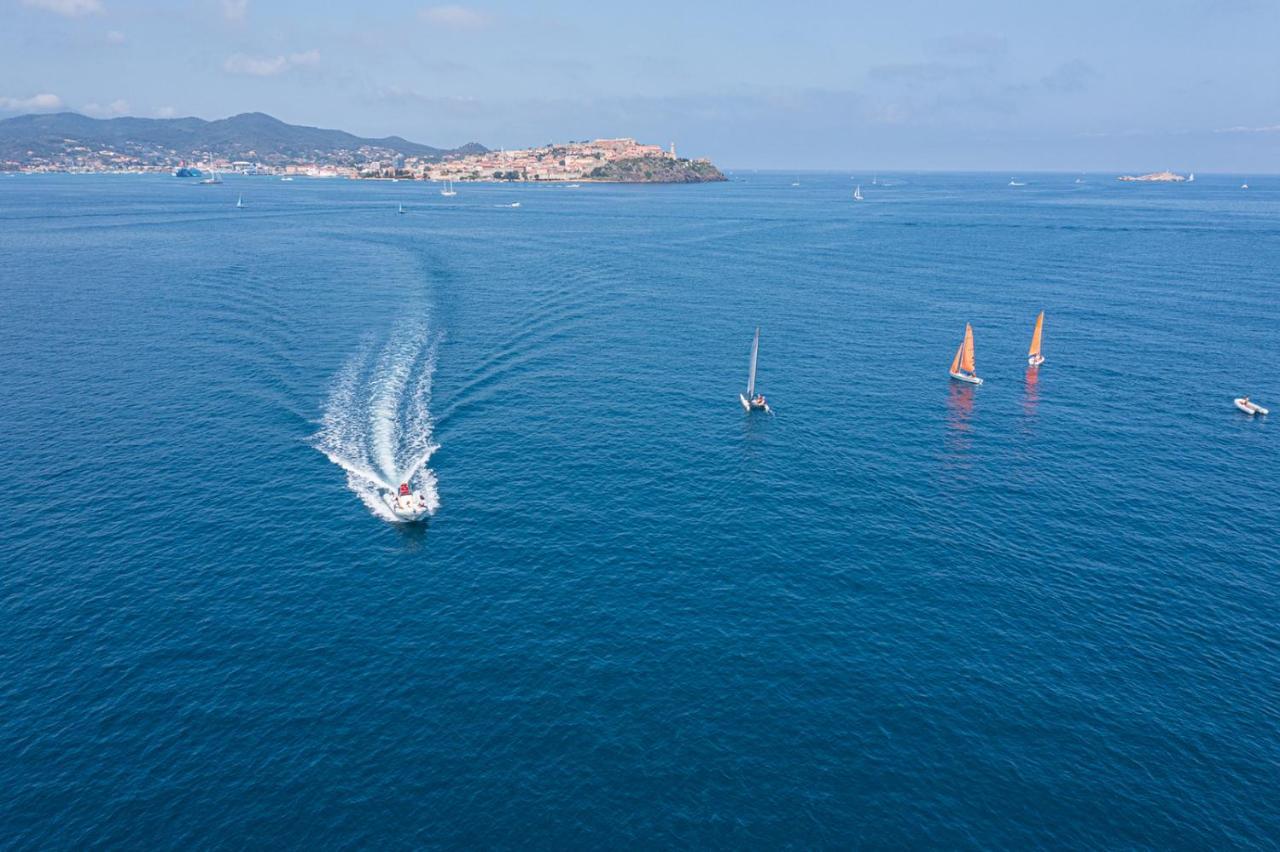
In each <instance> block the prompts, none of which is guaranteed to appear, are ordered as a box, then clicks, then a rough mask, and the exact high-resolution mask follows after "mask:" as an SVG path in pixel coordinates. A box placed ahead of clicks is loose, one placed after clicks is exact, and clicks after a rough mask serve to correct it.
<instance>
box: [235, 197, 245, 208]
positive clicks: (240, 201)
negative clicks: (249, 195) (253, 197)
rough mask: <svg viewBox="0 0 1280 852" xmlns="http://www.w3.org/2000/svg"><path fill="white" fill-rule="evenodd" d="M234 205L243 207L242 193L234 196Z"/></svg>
mask: <svg viewBox="0 0 1280 852" xmlns="http://www.w3.org/2000/svg"><path fill="white" fill-rule="evenodd" d="M236 207H244V196H243V195H240V196H237V197H236Z"/></svg>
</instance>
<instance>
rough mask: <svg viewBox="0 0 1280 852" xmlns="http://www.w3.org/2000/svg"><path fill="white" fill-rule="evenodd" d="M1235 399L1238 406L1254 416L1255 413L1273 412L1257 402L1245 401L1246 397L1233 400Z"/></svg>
mask: <svg viewBox="0 0 1280 852" xmlns="http://www.w3.org/2000/svg"><path fill="white" fill-rule="evenodd" d="M1233 401H1234V402H1235V404H1236V408H1238V409H1240V410H1241V411H1243V412H1244V413H1245V414H1248V415H1250V416H1253V415H1254V414H1270V413H1271V412H1270V411H1269V410H1267V409H1265V408H1263V407H1262V406H1261V405H1258V404H1257V403H1256V402H1245V401H1244V397H1241V398H1240V399H1237V400H1233Z"/></svg>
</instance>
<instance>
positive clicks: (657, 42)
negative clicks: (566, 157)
mask: <svg viewBox="0 0 1280 852" xmlns="http://www.w3.org/2000/svg"><path fill="white" fill-rule="evenodd" d="M1278 42H1280V0H1163V2H1157V0H1128V1H1127V2H1126V0H1118V1H1117V0H1108V2H1101V0H1077V2H1073V3H1049V2H1038V0H1030V1H1028V0H1022V2H1014V0H956V2H942V0H935V2H925V0H894V2H862V3H859V2H844V3H842V2H803V0H801V2H795V3H773V2H769V3H765V2H727V0H725V2H721V0H705V1H704V2H698V3H668V2H662V0H644V2H629V3H606V2H588V1H587V0H563V2H548V3H527V2H526V3H518V2H503V1H502V0H494V1H493V2H476V3H469V2H468V3H463V4H434V3H430V2H418V3H415V2H396V0H392V1H391V2H376V0H375V2H366V3H344V2H332V3H316V2H303V0H274V1H273V2H268V0H174V1H173V2H167V3H162V2H155V0H152V2H141V0H0V118H3V117H9V116H12V115H17V114H21V113H24V112H39V111H58V110H63V109H67V110H73V111H77V112H83V113H85V114H89V115H95V116H112V115H124V114H127V115H140V116H172V115H196V116H200V117H202V118H221V117H225V116H227V115H231V114H235V113H239V112H250V111H262V112H267V113H270V114H272V115H274V116H277V117H279V118H281V119H284V120H285V121H289V122H293V123H299V124H310V125H318V126H322V127H336V128H340V129H343V130H348V131H351V132H353V133H358V134H361V135H368V136H383V135H389V134H398V135H401V136H405V137H407V138H409V139H412V140H414V141H419V142H425V143H428V144H432V145H440V146H454V145H458V144H461V143H464V142H468V141H473V140H474V141H477V142H481V143H483V144H485V145H488V146H490V147H508V148H514V147H523V146H527V145H534V144H540V143H544V142H549V141H563V140H566V139H583V138H588V137H597V136H623V135H625V136H635V137H637V138H639V139H641V140H643V141H647V142H656V143H660V144H663V145H665V144H667V143H669V142H672V141H674V142H676V144H677V146H678V149H679V151H680V153H682V154H685V155H689V156H709V157H711V158H713V159H714V160H715V161H716V162H717V163H718V164H720V165H722V166H726V167H730V168H747V167H758V168H841V169H856V168H862V169H873V168H874V169H885V170H887V169H895V168H896V169H994V170H1032V169H1068V170H1071V169H1157V168H1172V169H1193V170H1202V171H1212V170H1220V171H1232V172H1250V171H1253V172H1261V171H1270V172H1275V171H1280V48H1278V47H1277V43H1278Z"/></svg>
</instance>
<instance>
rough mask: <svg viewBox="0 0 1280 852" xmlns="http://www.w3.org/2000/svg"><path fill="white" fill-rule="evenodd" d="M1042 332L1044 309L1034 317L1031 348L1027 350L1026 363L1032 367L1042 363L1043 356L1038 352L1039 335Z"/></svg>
mask: <svg viewBox="0 0 1280 852" xmlns="http://www.w3.org/2000/svg"><path fill="white" fill-rule="evenodd" d="M1043 332H1044V311H1041V312H1040V316H1038V317H1036V330H1035V331H1033V332H1032V333H1031V348H1030V349H1028V350H1027V363H1028V364H1030V365H1031V366H1032V367H1039V366H1040V365H1041V364H1043V363H1044V356H1043V355H1041V354H1040V335H1041V334H1042V333H1043Z"/></svg>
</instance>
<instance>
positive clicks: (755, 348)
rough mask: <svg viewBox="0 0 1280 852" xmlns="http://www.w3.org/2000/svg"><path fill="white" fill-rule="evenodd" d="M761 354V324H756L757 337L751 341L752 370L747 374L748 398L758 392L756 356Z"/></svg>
mask: <svg viewBox="0 0 1280 852" xmlns="http://www.w3.org/2000/svg"><path fill="white" fill-rule="evenodd" d="M759 354H760V326H756V336H755V339H754V340H752V341H751V372H750V373H748V374H747V399H748V400H750V399H751V397H753V396H755V393H756V356H757V355H759Z"/></svg>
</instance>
